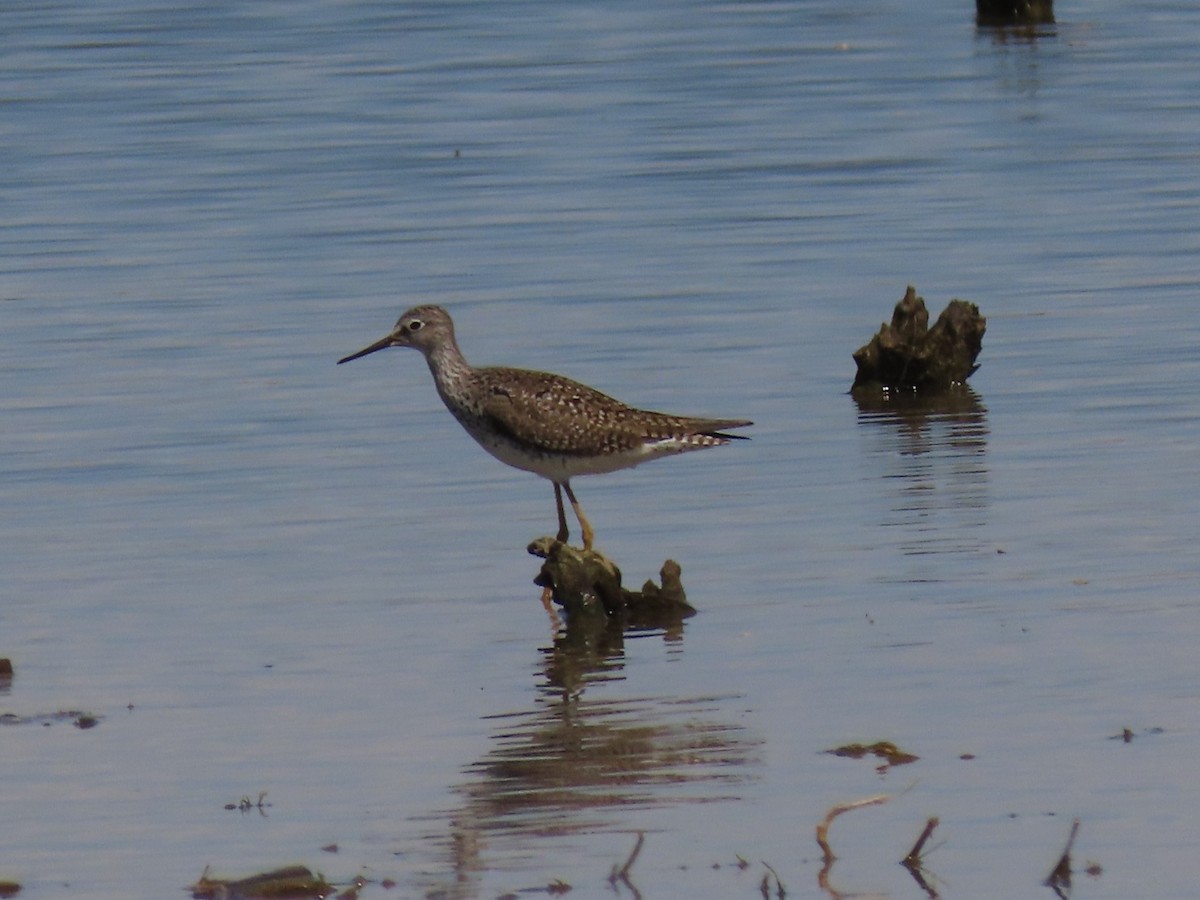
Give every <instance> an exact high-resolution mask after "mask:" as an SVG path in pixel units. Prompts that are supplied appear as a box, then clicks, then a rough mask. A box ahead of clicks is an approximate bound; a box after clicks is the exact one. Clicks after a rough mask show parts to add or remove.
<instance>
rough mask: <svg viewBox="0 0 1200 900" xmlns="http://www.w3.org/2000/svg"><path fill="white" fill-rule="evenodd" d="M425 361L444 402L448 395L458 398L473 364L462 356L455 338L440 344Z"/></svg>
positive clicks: (427, 355)
mask: <svg viewBox="0 0 1200 900" xmlns="http://www.w3.org/2000/svg"><path fill="white" fill-rule="evenodd" d="M425 361H426V362H427V363H429V371H430V373H432V375H433V382H434V384H436V385H437V389H438V393H439V394H441V396H442V399H443V400H445V399H446V397H447V396H448V395H449V396H451V397H453V396H456V395H457V394H458V393H459V392H460V385H461V384H462V383H463V381H464V380H465V379H466V378H467V377H468V376H469V375H470V374H471V364H470V363H469V362H467V359H466V357H465V356H463V355H462V351H461V350H459V349H458V344H456V343H455V342H454V339H453V338H451V339H450V340H447V341H443V342H442V343H440V344H438V346H437V347H435V348H434V349H433V350H431V351H430V352H429V353H428V354H426V356H425Z"/></svg>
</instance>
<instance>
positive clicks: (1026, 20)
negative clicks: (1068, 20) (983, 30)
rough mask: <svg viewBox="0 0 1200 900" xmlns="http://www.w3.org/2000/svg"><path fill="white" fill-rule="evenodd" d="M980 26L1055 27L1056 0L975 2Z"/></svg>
mask: <svg viewBox="0 0 1200 900" xmlns="http://www.w3.org/2000/svg"><path fill="white" fill-rule="evenodd" d="M975 22H976V24H978V25H1053V24H1054V0H975Z"/></svg>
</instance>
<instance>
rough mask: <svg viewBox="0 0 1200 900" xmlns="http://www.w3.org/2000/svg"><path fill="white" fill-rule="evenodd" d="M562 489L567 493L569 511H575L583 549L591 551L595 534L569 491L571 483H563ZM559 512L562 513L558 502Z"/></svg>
mask: <svg viewBox="0 0 1200 900" xmlns="http://www.w3.org/2000/svg"><path fill="white" fill-rule="evenodd" d="M563 487H564V488H565V489H566V491H567V499H568V500H570V501H571V509H573V510H575V518H577V519H578V520H579V528H580V530H581V531H582V532H583V549H584V550H591V549H592V541H593V540H594V539H595V537H596V533H595V532H594V531H592V526H591V525H590V524H589V523H588V520H587V517H586V516H584V514H583V507H582V506H580V505H579V501H578V500H576V499H575V492H574V491H573V490H571V482H569V481H564V482H563ZM558 509H559V512H562V501H561V498H560V500H559V506H558ZM562 527H563V529H564V530H565V529H566V527H567V526H566V522H565V521H564V522H563V526H562Z"/></svg>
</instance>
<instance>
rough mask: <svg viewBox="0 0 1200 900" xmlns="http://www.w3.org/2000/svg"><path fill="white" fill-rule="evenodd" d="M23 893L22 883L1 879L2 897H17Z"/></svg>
mask: <svg viewBox="0 0 1200 900" xmlns="http://www.w3.org/2000/svg"><path fill="white" fill-rule="evenodd" d="M19 893H21V884H20V882H17V881H0V897H15V896H17V894H19Z"/></svg>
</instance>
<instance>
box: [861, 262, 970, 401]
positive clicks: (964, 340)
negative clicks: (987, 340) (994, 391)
mask: <svg viewBox="0 0 1200 900" xmlns="http://www.w3.org/2000/svg"><path fill="white" fill-rule="evenodd" d="M986 330H987V319H985V318H984V317H983V316H981V315H980V314H979V307H977V306H976V305H975V304H974V303H968V302H966V301H965V300H951V301H950V304H949V305H948V306H947V307H946V309H945V310H944V311H943V312H942V314H941V315H940V316H938V320H937V322H936V323H935V324H934V326H933V327H932V328H930V327H929V312H928V311H927V310H926V309H925V301H924V299H922V298H921V297H918V296H917V292H916V290H915V289H914V288H913V287H912V285H909V287H908V290H907V291H906V292H905V294H904V298H903V299H902V300H901V301H900V302H899V303H897V304H896V308H895V310H894V311H893V312H892V321H891V324H890V325H889V324H887V323H885V324H883V325H882V326H880V328H879V333H878V334H876V335H875V337H873V338H871V341H870V343H868V344H865V345H864V346H862V347H860V348H859V349H858V350H856V351H855V353H854V361H855V363H857V364H858V373H857V375H855V378H854V385H853V386H852V387H851V390H852V391H854V392H856V393H857V392H860V391H910V392H918V393H925V394H934V393H938V392H941V391H946V390H949V389H951V388H952V387H954V386H955V385H960V384H962V383H964V382H965V381H966V380H967V379H968V378H969V377H970V376H971V375H973V374H974V373H975V370H976V369H978V368H979V366H977V365H976V364H975V357H977V356H978V355H979V351H980V350H981V349H982V348H983V334H984V332H985V331H986Z"/></svg>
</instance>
